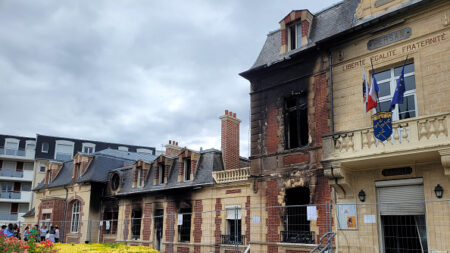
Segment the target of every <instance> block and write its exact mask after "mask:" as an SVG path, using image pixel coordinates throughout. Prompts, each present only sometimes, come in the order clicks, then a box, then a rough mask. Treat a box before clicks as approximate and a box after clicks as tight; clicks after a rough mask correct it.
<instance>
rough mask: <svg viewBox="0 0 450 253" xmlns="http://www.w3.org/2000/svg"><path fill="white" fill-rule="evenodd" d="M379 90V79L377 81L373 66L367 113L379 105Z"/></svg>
mask: <svg viewBox="0 0 450 253" xmlns="http://www.w3.org/2000/svg"><path fill="white" fill-rule="evenodd" d="M379 90H380V89H379V88H378V84H377V79H375V72H374V71H373V66H372V86H370V91H369V95H368V96H367V105H366V112H368V111H370V110H372V109H373V108H376V107H377V105H378V91H379Z"/></svg>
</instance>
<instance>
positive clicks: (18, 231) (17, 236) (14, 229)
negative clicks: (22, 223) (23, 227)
mask: <svg viewBox="0 0 450 253" xmlns="http://www.w3.org/2000/svg"><path fill="white" fill-rule="evenodd" d="M13 231H14V237H15V238H17V239H19V240H20V229H19V226H17V224H16V223H14V225H13Z"/></svg>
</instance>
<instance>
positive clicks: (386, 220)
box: [375, 178, 428, 253]
mask: <svg viewBox="0 0 450 253" xmlns="http://www.w3.org/2000/svg"><path fill="white" fill-rule="evenodd" d="M375 185H376V186H377V197H378V212H379V216H380V221H381V222H380V237H381V248H382V250H383V251H382V252H384V253H401V252H411V253H426V252H428V246H427V229H426V220H425V196H424V188H423V179H422V178H417V179H402V180H390V181H378V182H375Z"/></svg>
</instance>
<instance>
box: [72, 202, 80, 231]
mask: <svg viewBox="0 0 450 253" xmlns="http://www.w3.org/2000/svg"><path fill="white" fill-rule="evenodd" d="M80 206H81V204H80V201H78V200H75V201H74V202H73V204H72V221H71V223H70V232H71V233H78V223H79V222H80Z"/></svg>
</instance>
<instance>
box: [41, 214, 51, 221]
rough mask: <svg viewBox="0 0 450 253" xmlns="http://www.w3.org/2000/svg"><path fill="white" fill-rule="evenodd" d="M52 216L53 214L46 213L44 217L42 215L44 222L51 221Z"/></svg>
mask: <svg viewBox="0 0 450 253" xmlns="http://www.w3.org/2000/svg"><path fill="white" fill-rule="evenodd" d="M51 216H52V214H51V213H44V214H43V215H42V219H43V220H50V217H51Z"/></svg>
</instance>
